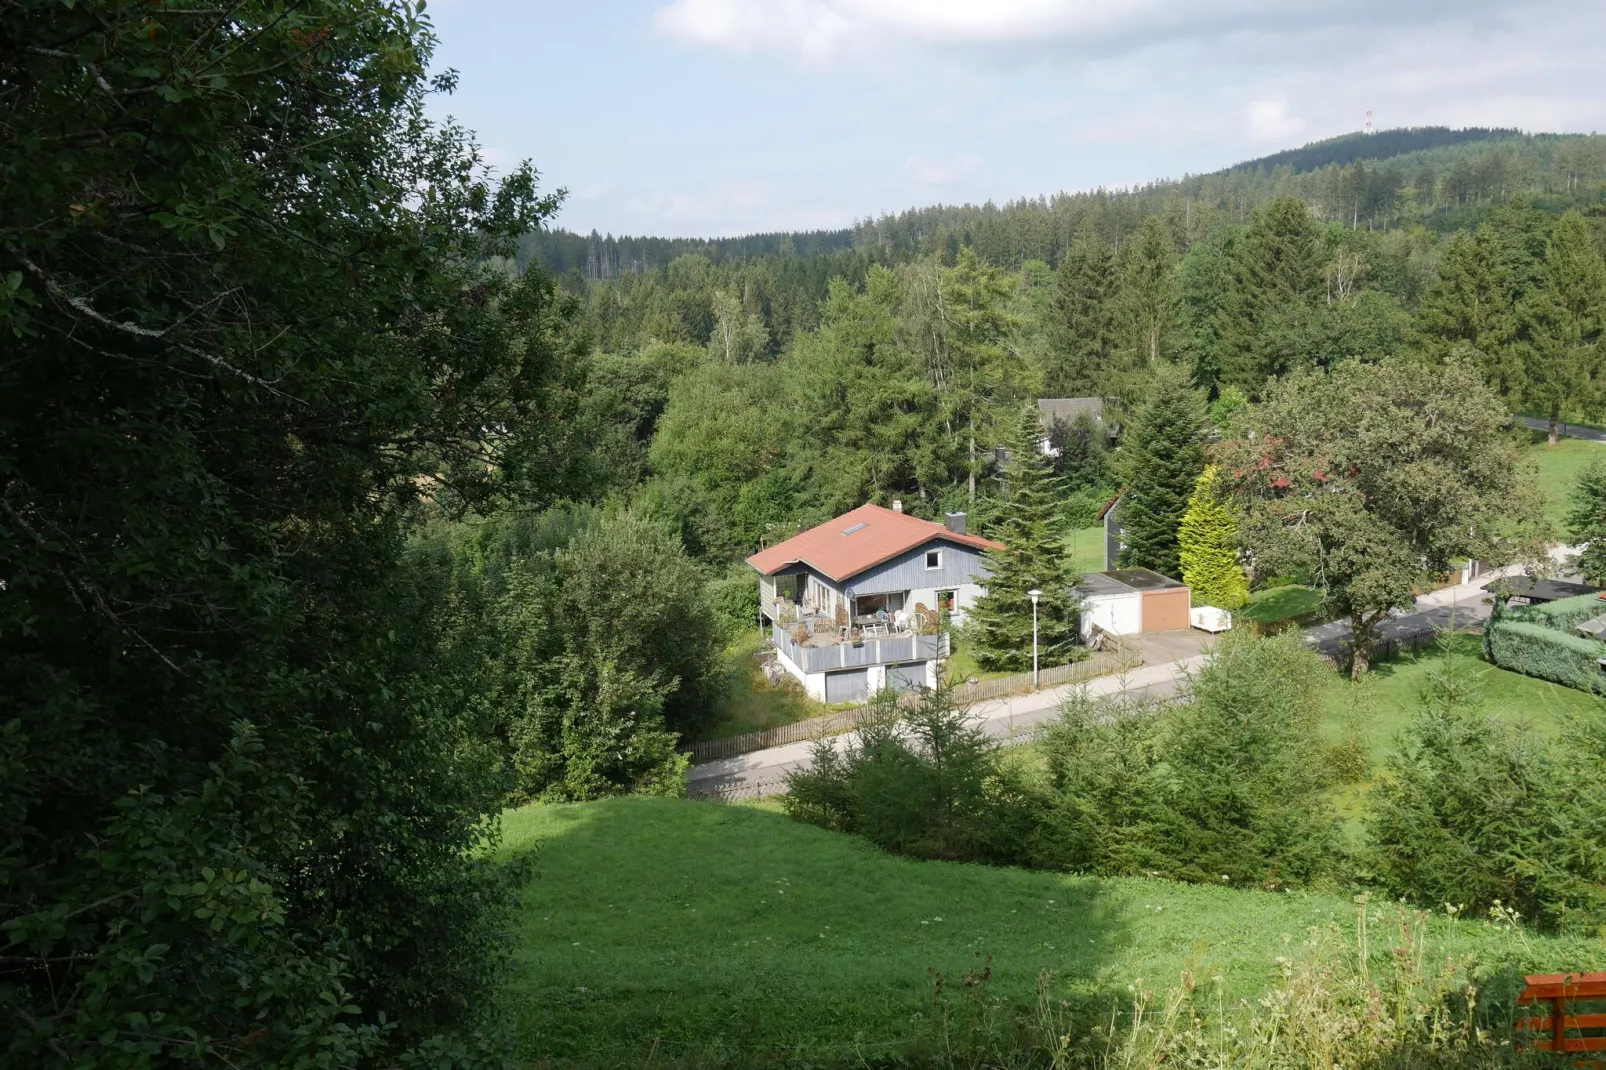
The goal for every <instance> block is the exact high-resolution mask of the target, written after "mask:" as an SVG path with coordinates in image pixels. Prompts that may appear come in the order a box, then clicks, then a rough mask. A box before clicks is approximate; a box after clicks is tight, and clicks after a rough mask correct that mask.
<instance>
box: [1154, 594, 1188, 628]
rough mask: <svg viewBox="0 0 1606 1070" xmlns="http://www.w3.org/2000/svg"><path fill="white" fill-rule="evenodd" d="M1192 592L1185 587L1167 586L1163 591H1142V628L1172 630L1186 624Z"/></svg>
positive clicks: (1183, 626) (1184, 626)
mask: <svg viewBox="0 0 1606 1070" xmlns="http://www.w3.org/2000/svg"><path fill="white" fill-rule="evenodd" d="M1192 602H1193V594H1192V592H1191V591H1189V590H1188V588H1186V587H1167V588H1166V589H1165V590H1163V591H1144V592H1143V630H1144V631H1146V632H1173V631H1176V630H1177V629H1179V628H1186V627H1187V626H1188V607H1189V606H1190V605H1191V604H1192Z"/></svg>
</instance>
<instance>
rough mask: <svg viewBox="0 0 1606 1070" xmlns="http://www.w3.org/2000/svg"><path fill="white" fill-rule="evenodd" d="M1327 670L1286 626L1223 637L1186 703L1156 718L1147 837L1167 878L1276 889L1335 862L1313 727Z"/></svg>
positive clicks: (1333, 829)
mask: <svg viewBox="0 0 1606 1070" xmlns="http://www.w3.org/2000/svg"><path fill="white" fill-rule="evenodd" d="M1328 671H1329V670H1328V669H1327V667H1326V666H1325V665H1324V664H1323V663H1322V661H1321V659H1320V658H1318V657H1317V656H1316V655H1315V654H1313V653H1311V652H1310V651H1309V650H1308V649H1306V648H1305V644H1304V637H1303V636H1301V635H1298V634H1297V633H1296V634H1290V635H1286V636H1278V637H1275V638H1270V639H1255V638H1252V637H1248V636H1237V637H1234V638H1231V639H1229V640H1228V641H1225V642H1223V643H1221V644H1220V646H1218V647H1217V649H1216V652H1215V654H1214V655H1213V656H1212V657H1211V658H1210V660H1209V661H1208V662H1207V663H1206V664H1205V666H1204V667H1203V668H1202V669H1201V670H1200V671H1199V672H1198V673H1197V674H1196V675H1195V676H1194V678H1193V680H1192V682H1191V695H1190V700H1191V701H1189V702H1188V703H1187V704H1186V705H1183V706H1181V707H1179V708H1178V709H1177V710H1176V711H1175V712H1174V713H1173V714H1172V715H1171V716H1170V717H1168V718H1167V719H1166V720H1165V721H1164V722H1162V729H1163V731H1164V736H1163V739H1162V743H1161V748H1162V754H1163V756H1164V759H1165V763H1166V766H1167V768H1168V777H1167V784H1166V787H1167V796H1166V803H1167V805H1166V807H1165V808H1164V809H1163V810H1162V811H1161V812H1160V816H1161V819H1162V820H1161V824H1160V827H1159V828H1157V829H1156V830H1155V836H1154V843H1155V849H1156V851H1157V853H1159V854H1161V855H1163V856H1164V857H1166V858H1168V859H1170V860H1171V864H1170V866H1168V867H1167V870H1166V874H1167V875H1168V876H1172V877H1176V878H1179V879H1182V880H1193V881H1206V882H1213V881H1220V880H1221V879H1222V878H1223V877H1228V878H1230V879H1231V881H1232V882H1233V883H1234V884H1241V883H1248V884H1254V885H1256V886H1260V887H1282V886H1285V885H1289V884H1308V883H1310V882H1312V881H1314V880H1317V879H1318V878H1322V877H1329V876H1333V875H1335V874H1336V873H1337V872H1338V871H1339V870H1340V868H1341V864H1342V851H1341V849H1340V846H1339V844H1340V840H1339V833H1338V821H1337V815H1336V814H1335V812H1334V810H1333V808H1332V804H1331V802H1330V801H1329V799H1328V798H1327V795H1326V792H1325V787H1326V781H1327V776H1326V772H1327V770H1326V765H1325V761H1324V757H1325V752H1324V748H1323V745H1322V742H1321V737H1320V732H1319V725H1320V722H1321V718H1322V715H1323V707H1322V683H1323V681H1324V679H1325V678H1326V675H1327V673H1328Z"/></svg>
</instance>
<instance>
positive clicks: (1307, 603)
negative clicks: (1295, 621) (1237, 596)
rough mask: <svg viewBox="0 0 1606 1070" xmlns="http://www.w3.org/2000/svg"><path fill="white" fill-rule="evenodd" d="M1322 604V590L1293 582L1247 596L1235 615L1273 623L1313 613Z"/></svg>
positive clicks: (1263, 622) (1261, 622)
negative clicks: (1247, 599) (1247, 598)
mask: <svg viewBox="0 0 1606 1070" xmlns="http://www.w3.org/2000/svg"><path fill="white" fill-rule="evenodd" d="M1321 604H1322V592H1320V591H1318V590H1317V589H1316V588H1314V587H1304V586H1301V585H1300V584H1297V583H1293V584H1289V585H1288V586H1286V587H1271V588H1268V589H1267V590H1264V591H1256V592H1255V593H1254V594H1252V595H1250V596H1249V601H1247V602H1245V603H1244V605H1243V608H1241V609H1239V610H1238V612H1237V616H1239V617H1242V618H1243V619H1245V620H1252V621H1255V622H1257V623H1260V624H1275V623H1276V622H1277V621H1280V620H1288V619H1289V618H1291V617H1302V616H1304V615H1305V614H1306V613H1314V612H1315V611H1316V609H1317V608H1318V607H1320V606H1321Z"/></svg>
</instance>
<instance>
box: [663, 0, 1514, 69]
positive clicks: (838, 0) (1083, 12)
mask: <svg viewBox="0 0 1606 1070" xmlns="http://www.w3.org/2000/svg"><path fill="white" fill-rule="evenodd" d="M1502 6H1507V7H1509V5H1502V4H1501V2H1500V0H1459V2H1457V0H988V2H978V0H670V2H669V3H668V4H667V5H666V6H664V7H662V8H660V9H659V11H658V13H657V16H656V18H655V23H656V26H657V28H658V30H659V31H660V32H662V33H665V34H668V35H670V36H673V37H679V38H682V39H685V40H688V41H693V42H697V43H699V44H704V45H709V46H714V47H718V48H724V49H729V50H732V51H736V52H748V53H751V52H777V53H782V54H790V55H793V56H795V57H797V58H800V59H803V60H806V61H815V62H818V61H825V60H830V59H835V58H837V57H839V56H842V55H847V54H852V53H861V54H862V53H873V52H881V51H885V50H887V49H890V48H897V47H903V46H908V45H917V46H918V45H921V44H926V45H939V46H959V47H965V46H970V47H981V48H990V49H997V48H999V47H1001V46H1003V47H1016V48H1018V47H1026V48H1028V49H1033V50H1039V51H1041V50H1049V51H1053V52H1061V53H1063V52H1065V51H1067V50H1069V51H1071V52H1073V53H1077V54H1079V55H1081V54H1084V53H1086V52H1087V50H1090V49H1092V48H1093V47H1094V46H1100V47H1102V48H1103V49H1105V50H1109V49H1112V48H1113V49H1136V48H1144V47H1148V46H1152V45H1156V44H1164V43H1167V42H1171V41H1178V40H1186V39H1196V38H1200V37H1218V36H1221V35H1227V34H1268V33H1269V34H1279V33H1307V32H1309V31H1311V30H1313V29H1321V28H1324V27H1331V26H1339V25H1344V26H1365V25H1371V24H1373V23H1374V22H1380V23H1381V24H1384V25H1387V26H1391V27H1395V28H1398V27H1400V26H1405V25H1423V24H1438V23H1445V22H1450V21H1456V20H1468V19H1475V18H1478V17H1480V16H1482V15H1484V14H1485V13H1486V12H1487V10H1488V9H1491V8H1493V9H1498V8H1500V7H1502ZM1083 58H1088V56H1087V55H1083Z"/></svg>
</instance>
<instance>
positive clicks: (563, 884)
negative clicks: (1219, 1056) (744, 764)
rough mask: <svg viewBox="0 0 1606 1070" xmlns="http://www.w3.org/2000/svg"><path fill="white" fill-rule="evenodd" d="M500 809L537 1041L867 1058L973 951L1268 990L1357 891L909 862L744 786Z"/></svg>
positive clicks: (913, 1036)
mask: <svg viewBox="0 0 1606 1070" xmlns="http://www.w3.org/2000/svg"><path fill="white" fill-rule="evenodd" d="M504 829H505V832H506V843H507V846H508V849H519V848H531V847H534V848H536V849H538V851H539V854H538V858H537V864H536V869H535V873H536V875H535V877H534V879H533V880H532V881H531V883H530V884H529V886H528V888H527V890H526V891H525V893H524V904H523V912H522V915H521V919H520V922H519V928H518V930H517V933H516V939H517V963H516V966H515V972H514V974H513V980H512V982H511V991H510V998H511V1000H512V1012H513V1014H514V1016H515V1019H516V1021H517V1024H518V1029H519V1036H520V1046H521V1051H520V1054H521V1056H522V1057H523V1058H524V1059H525V1060H527V1061H530V1062H542V1061H544V1060H548V1059H550V1060H552V1061H554V1062H557V1063H560V1064H561V1063H566V1062H570V1061H576V1062H581V1063H584V1064H587V1065H594V1066H645V1065H648V1064H649V1063H651V1062H652V1061H653V1060H654V1059H656V1060H657V1061H659V1062H668V1061H669V1060H671V1059H673V1058H676V1057H686V1056H699V1057H704V1058H709V1059H710V1061H714V1060H715V1059H717V1058H718V1057H720V1056H725V1057H728V1058H730V1060H731V1062H733V1063H735V1062H740V1063H741V1064H743V1065H746V1064H747V1063H748V1062H755V1063H756V1062H760V1061H762V1060H763V1056H764V1055H765V1054H766V1053H775V1054H786V1055H789V1056H793V1057H797V1056H802V1057H805V1058H806V1057H818V1058H831V1059H836V1058H849V1057H852V1056H854V1055H855V1054H857V1055H859V1056H862V1057H864V1058H865V1061H868V1060H869V1059H871V1058H873V1057H874V1056H875V1055H876V1054H878V1053H882V1052H886V1051H887V1050H889V1049H892V1048H895V1047H897V1046H899V1045H901V1044H904V1043H908V1042H911V1041H918V1040H920V1039H922V1038H925V1037H928V1036H929V1035H930V1025H929V1015H930V1013H931V1010H932V995H933V989H932V975H931V974H930V973H928V971H929V970H936V971H939V972H940V973H941V974H942V975H943V976H944V977H945V978H946V979H947V981H948V992H949V993H950V994H951V995H952V997H953V998H954V999H955V1000H958V999H961V998H962V997H961V995H960V992H961V985H960V984H959V981H960V979H961V977H962V975H963V974H964V973H965V971H967V970H969V969H971V968H973V967H975V966H977V965H978V964H980V963H981V962H982V961H984V956H987V955H991V956H992V970H993V972H992V980H991V982H990V984H989V991H990V994H991V995H994V996H1000V997H1003V998H1006V999H1008V1000H1011V1001H1013V1002H1015V1003H1017V1004H1024V1003H1027V1002H1028V1001H1030V1000H1031V998H1032V996H1033V991H1034V986H1035V983H1036V980H1037V977H1038V975H1039V973H1040V972H1042V971H1051V972H1052V973H1053V974H1054V980H1053V995H1054V996H1055V997H1057V998H1061V999H1066V1000H1069V1001H1071V1002H1072V1003H1073V1005H1075V1006H1079V1007H1081V1008H1083V1009H1084V1010H1085V1011H1086V1012H1087V1013H1089V1014H1095V1013H1098V1012H1099V1008H1101V1007H1103V1006H1106V1005H1107V1002H1108V1001H1111V1000H1113V1001H1115V1002H1117V1003H1121V1004H1124V1003H1125V1001H1126V999H1127V998H1128V993H1127V985H1128V984H1129V983H1133V982H1136V981H1138V980H1140V979H1141V980H1142V981H1143V982H1144V983H1145V985H1146V987H1150V988H1158V989H1164V988H1166V987H1169V986H1173V985H1175V984H1176V983H1177V982H1178V980H1179V977H1180V975H1181V972H1182V971H1183V970H1184V969H1190V970H1193V971H1194V972H1195V975H1196V976H1200V977H1209V976H1211V974H1212V972H1214V971H1220V972H1221V974H1222V975H1223V977H1224V978H1225V986H1226V996H1227V999H1228V1001H1229V1003H1230V1001H1232V1000H1235V999H1237V998H1239V997H1250V996H1253V995H1254V994H1256V993H1258V992H1260V991H1262V990H1263V989H1264V988H1265V986H1266V985H1267V984H1268V983H1269V982H1270V981H1271V980H1272V979H1273V978H1274V976H1275V972H1276V970H1277V966H1276V961H1275V960H1276V958H1277V956H1279V955H1285V954H1289V953H1291V950H1292V949H1293V948H1297V946H1298V945H1299V943H1300V941H1301V940H1303V939H1304V937H1305V934H1306V931H1307V928H1308V927H1309V926H1313V925H1323V924H1326V923H1332V924H1334V925H1337V926H1340V927H1343V928H1344V929H1345V930H1346V931H1347V930H1348V927H1349V926H1351V925H1352V924H1353V920H1354V917H1355V910H1356V908H1355V906H1354V904H1353V903H1352V901H1351V899H1350V896H1349V895H1348V894H1332V895H1328V894H1317V893H1304V892H1296V893H1286V894H1275V893H1266V892H1253V891H1235V890H1233V889H1230V888H1217V887H1200V886H1190V885H1183V884H1174V883H1170V882H1166V881H1158V880H1144V879H1095V878H1089V877H1076V876H1066V875H1060V874H1052V873H1036V872H1028V871H1024V870H1012V869H990V868H987V867H984V866H976V865H960V864H954V863H943V862H914V861H910V860H907V859H900V858H895V857H893V856H890V855H887V854H884V853H883V852H881V851H879V850H877V849H875V848H874V847H872V846H870V844H869V843H867V842H865V841H862V840H859V839H857V838H855V837H850V836H845V835H841V834H838V833H832V832H826V831H824V830H821V829H817V828H813V827H810V826H806V825H801V824H798V823H795V822H793V821H791V820H790V819H789V818H787V817H785V816H784V815H782V814H780V813H777V812H775V811H774V810H773V809H770V808H763V807H758V806H738V805H720V804H713V803H704V802H687V801H681V800H668V799H652V798H625V799H613V800H608V801H605V802H600V803H586V804H578V805H569V806H547V807H540V806H533V807H527V808H524V809H521V810H516V811H511V812H509V813H507V814H506V815H505V817H504ZM1431 930H1432V933H1433V937H1434V940H1435V946H1434V948H1433V950H1432V951H1431V952H1430V957H1432V955H1433V954H1439V955H1442V954H1443V953H1445V952H1447V951H1456V952H1475V953H1478V954H1479V955H1480V956H1481V957H1482V959H1483V961H1485V962H1486V963H1487V962H1499V963H1501V964H1502V976H1507V977H1510V976H1514V974H1515V972H1518V971H1520V970H1522V969H1529V968H1537V967H1538V966H1540V965H1543V966H1545V967H1546V968H1549V969H1577V968H1581V967H1582V966H1584V965H1585V964H1587V963H1588V962H1589V961H1590V954H1591V949H1593V951H1594V952H1596V953H1597V954H1596V957H1597V958H1598V943H1596V944H1594V945H1590V944H1586V943H1584V942H1582V941H1578V942H1564V941H1561V940H1553V939H1550V938H1545V937H1538V936H1519V937H1515V938H1514V937H1513V936H1512V935H1510V934H1509V933H1503V932H1501V931H1500V930H1497V929H1494V928H1492V927H1490V926H1488V925H1485V924H1483V923H1482V922H1479V921H1461V922H1450V921H1448V920H1443V919H1441V920H1437V921H1435V922H1434V923H1433V924H1432V926H1431ZM1374 940H1375V944H1374V946H1375V947H1376V948H1377V951H1376V952H1375V953H1376V954H1379V955H1382V954H1386V951H1385V950H1384V949H1383V947H1382V944H1383V941H1382V939H1380V938H1377V937H1374ZM1598 964H1599V963H1598V961H1596V962H1595V965H1597V966H1598ZM855 1065H858V1062H857V1061H855Z"/></svg>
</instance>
